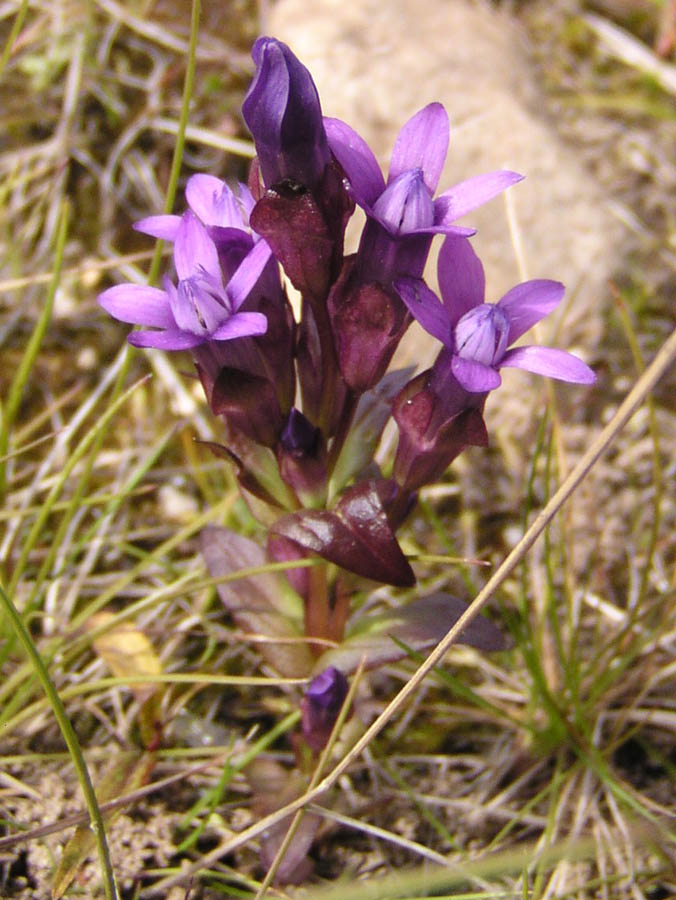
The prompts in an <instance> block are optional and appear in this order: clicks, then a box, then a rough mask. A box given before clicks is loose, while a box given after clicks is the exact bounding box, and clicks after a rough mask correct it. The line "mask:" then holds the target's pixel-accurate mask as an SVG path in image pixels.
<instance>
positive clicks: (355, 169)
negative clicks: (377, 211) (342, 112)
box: [324, 117, 385, 206]
mask: <svg viewBox="0 0 676 900" xmlns="http://www.w3.org/2000/svg"><path fill="white" fill-rule="evenodd" d="M324 128H325V129H326V136H327V137H328V139H329V147H330V148H331V152H332V153H333V155H334V156H335V157H336V159H337V160H338V162H339V163H340V164H341V166H342V167H343V169H344V170H345V174H346V176H347V179H348V181H349V182H350V186H351V188H352V193H353V195H354V198H355V200H356V201H357V203H359V205H360V206H372V205H373V204H374V203H375V202H376V200H377V199H378V197H379V196H380V195H381V194H382V192H383V191H384V190H385V179H384V178H383V173H382V172H381V171H380V166H379V165H378V160H377V159H376V158H375V156H374V155H373V153H372V152H371V149H370V147H369V146H368V144H367V143H366V141H365V140H363V138H360V137H359V135H358V134H357V132H356V131H354V130H353V129H352V128H350V126H349V125H347V124H346V123H345V122H342V121H341V120H340V119H329V118H326V117H325V118H324Z"/></svg>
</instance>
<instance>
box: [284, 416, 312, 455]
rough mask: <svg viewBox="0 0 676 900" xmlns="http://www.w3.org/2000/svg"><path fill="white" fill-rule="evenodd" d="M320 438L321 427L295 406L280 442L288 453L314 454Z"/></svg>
mask: <svg viewBox="0 0 676 900" xmlns="http://www.w3.org/2000/svg"><path fill="white" fill-rule="evenodd" d="M318 440H319V429H318V428H315V426H314V425H313V424H312V422H310V420H309V419H306V417H305V416H304V415H303V413H302V412H300V410H298V409H296V407H295V406H294V407H293V409H292V410H291V412H290V413H289V417H288V419H287V420H286V424H285V425H284V428H283V429H282V434H281V437H280V442H281V445H282V449H283V450H284V451H285V452H286V453H291V454H293V455H295V456H299V457H300V456H306V455H309V456H312V455H313V454H314V453H315V450H316V447H317V442H318Z"/></svg>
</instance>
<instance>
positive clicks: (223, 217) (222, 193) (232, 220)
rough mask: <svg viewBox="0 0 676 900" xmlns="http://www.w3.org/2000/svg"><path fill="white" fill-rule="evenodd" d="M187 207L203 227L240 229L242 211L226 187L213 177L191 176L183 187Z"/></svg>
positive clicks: (241, 225) (222, 182)
mask: <svg viewBox="0 0 676 900" xmlns="http://www.w3.org/2000/svg"><path fill="white" fill-rule="evenodd" d="M185 197H186V200H187V201H188V206H189V207H190V209H191V210H192V211H193V212H194V213H195V215H197V216H198V217H199V218H200V219H201V220H202V222H203V223H204V224H205V225H217V226H220V227H221V228H242V227H243V225H244V223H243V221H242V209H241V207H240V205H239V203H238V202H237V198H236V197H235V195H234V194H233V192H232V191H231V190H230V188H229V187H228V185H227V184H226V183H225V182H224V181H221V179H220V178H216V177H214V176H213V175H205V174H199V175H192V176H191V177H190V178H189V179H188V182H187V184H186V186H185Z"/></svg>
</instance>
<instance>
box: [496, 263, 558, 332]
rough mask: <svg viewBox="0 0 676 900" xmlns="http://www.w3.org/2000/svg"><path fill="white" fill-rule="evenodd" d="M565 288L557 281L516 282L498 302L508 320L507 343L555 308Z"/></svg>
mask: <svg viewBox="0 0 676 900" xmlns="http://www.w3.org/2000/svg"><path fill="white" fill-rule="evenodd" d="M564 291H565V288H564V286H563V285H562V284H561V282H559V281H549V280H548V279H544V278H542V279H536V280H534V281H525V282H524V283H523V284H517V286H516V287H513V288H512V289H511V291H507V293H506V294H505V296H504V297H503V298H502V300H500V301H499V302H498V306H499V307H500V309H501V310H502V311H503V312H504V313H505V315H506V316H507V319H508V321H509V338H508V343H509V344H513V343H514V341H516V340H518V338H520V337H521V335H522V334H525V333H526V332H527V331H528V329H529V328H532V327H533V325H535V324H536V323H537V322H539V321H540V319H544V317H545V316H547V315H549V313H550V312H551V311H552V310H553V309H556V307H557V306H558V305H559V303H560V302H561V300H562V298H563V294H564Z"/></svg>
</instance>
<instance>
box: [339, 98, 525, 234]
mask: <svg viewBox="0 0 676 900" xmlns="http://www.w3.org/2000/svg"><path fill="white" fill-rule="evenodd" d="M324 125H325V128H326V133H327V135H328V139H329V146H330V147H331V150H332V152H333V154H334V156H335V157H336V158H337V159H338V161H339V162H340V164H341V166H342V167H343V169H344V171H345V174H346V176H347V178H348V181H349V182H350V188H351V191H352V194H353V196H354V199H355V200H356V202H357V203H358V204H359V205H360V206H361V207H362V208H363V209H364V211H365V212H366V214H367V216H369V217H370V218H373V219H375V220H376V221H377V222H379V223H380V225H382V226H383V228H385V229H386V230H387V231H388V232H389V233H390V234H391V235H393V236H397V237H400V236H405V235H415V234H430V235H431V234H459V235H465V236H466V235H470V234H474V229H472V228H464V227H462V226H458V225H454V224H453V223H454V222H455V221H456V220H457V219H459V218H461V217H462V216H464V215H465V214H466V213H468V212H471V211H472V210H474V209H476V208H477V207H478V206H481V204H482V203H486V201H487V200H490V199H492V198H493V197H495V196H496V195H497V194H499V193H500V192H501V191H503V190H504V189H505V188H507V187H509V186H510V185H511V184H514V183H515V182H517V181H521V179H522V177H523V176H521V175H517V173H516V172H509V171H498V172H491V173H489V174H487V175H477V176H475V177H474V178H469V179H468V180H467V181H462V182H460V183H459V184H456V185H455V187H452V188H450V189H449V190H447V191H445V192H444V193H443V194H440V195H439V196H438V197H437V198H436V200H435V199H434V192H435V191H436V189H437V185H438V184H439V178H440V177H441V172H442V169H443V167H444V162H445V160H446V153H447V151H448V138H449V125H448V116H447V114H446V110H445V109H444V107H443V106H442V105H441V103H430V104H429V105H428V106H425V107H424V108H423V109H421V110H420V111H419V112H417V113H416V114H415V115H414V116H413V117H412V118H411V119H409V121H408V122H407V123H406V124H405V125H404V127H403V128H402V129H401V131H400V132H399V135H398V137H397V139H396V141H395V144H394V149H393V151H392V159H391V161H390V171H389V174H388V178H387V183H386V182H385V179H384V178H383V175H382V172H381V171H380V166H379V165H378V161H377V160H376V158H375V156H374V155H373V153H372V151H371V150H370V148H369V147H368V145H367V144H366V142H365V141H364V140H363V139H362V138H361V137H360V136H359V135H358V134H357V133H356V131H354V130H353V129H352V128H350V126H349V125H347V124H346V123H345V122H342V121H341V120H340V119H330V118H325V119H324Z"/></svg>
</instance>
